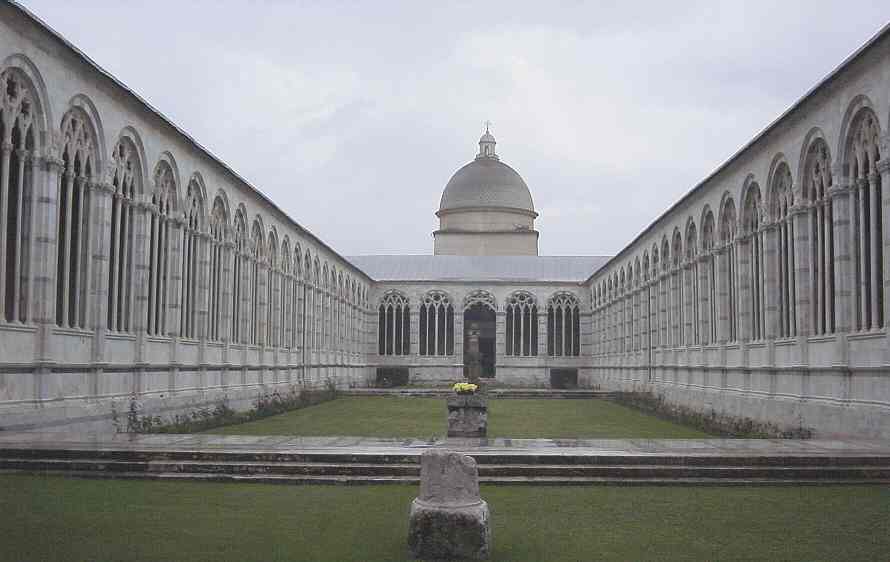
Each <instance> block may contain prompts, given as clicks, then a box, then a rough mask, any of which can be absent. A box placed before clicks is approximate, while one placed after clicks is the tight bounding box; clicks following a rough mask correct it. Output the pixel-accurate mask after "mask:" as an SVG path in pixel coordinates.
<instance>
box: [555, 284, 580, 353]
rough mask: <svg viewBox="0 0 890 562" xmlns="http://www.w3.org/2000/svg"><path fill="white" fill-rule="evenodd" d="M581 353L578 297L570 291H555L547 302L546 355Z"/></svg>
mask: <svg viewBox="0 0 890 562" xmlns="http://www.w3.org/2000/svg"><path fill="white" fill-rule="evenodd" d="M580 354H581V317H580V309H579V307H578V299H577V298H576V297H575V295H573V294H571V293H557V294H556V295H554V296H553V297H551V298H550V302H548V303H547V355H550V356H556V357H560V356H574V357H576V356H578V355H580Z"/></svg>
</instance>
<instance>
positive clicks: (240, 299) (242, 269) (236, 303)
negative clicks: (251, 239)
mask: <svg viewBox="0 0 890 562" xmlns="http://www.w3.org/2000/svg"><path fill="white" fill-rule="evenodd" d="M233 230H234V248H233V249H232V256H233V259H232V341H233V342H238V343H247V330H246V328H245V326H244V321H245V318H246V317H247V315H246V314H245V312H244V306H245V304H244V301H245V297H246V295H247V289H246V287H247V273H248V269H249V268H248V263H249V261H248V254H249V252H248V244H247V223H246V221H245V219H244V213H243V212H242V211H241V209H238V211H237V212H236V213H235V223H234V228H233Z"/></svg>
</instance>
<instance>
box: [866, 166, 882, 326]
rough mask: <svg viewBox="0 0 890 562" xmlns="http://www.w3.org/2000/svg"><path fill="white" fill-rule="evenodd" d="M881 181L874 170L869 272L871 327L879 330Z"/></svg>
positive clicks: (870, 192) (870, 186)
mask: <svg viewBox="0 0 890 562" xmlns="http://www.w3.org/2000/svg"><path fill="white" fill-rule="evenodd" d="M879 181H880V176H879V175H878V173H877V172H872V173H871V174H869V175H868V195H869V206H868V208H869V213H868V218H869V223H870V224H869V233H870V234H869V238H870V242H869V249H870V250H871V252H870V253H871V256H870V257H869V263H870V264H871V266H870V267H869V272H870V273H871V283H869V285H870V286H871V287H870V288H871V311H870V312H871V315H870V316H871V329H872V330H877V329H879V328H880V327H881V325H880V320H881V311H880V309H879V307H880V304H881V299H880V296H879V295H880V291H881V290H882V288H883V287H882V285H883V284H884V280H883V279H882V275H881V269H882V268H881V257H880V250H881V245H882V244H883V240H882V234H881V226H880V224H879V223H878V214H879V213H880V209H881V207H880V206H881V204H882V201H879V200H878V187H879V184H878V182H879Z"/></svg>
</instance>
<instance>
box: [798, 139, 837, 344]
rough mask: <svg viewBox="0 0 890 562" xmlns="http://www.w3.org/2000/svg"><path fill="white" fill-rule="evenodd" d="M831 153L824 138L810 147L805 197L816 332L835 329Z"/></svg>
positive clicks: (814, 328) (805, 169) (830, 331)
mask: <svg viewBox="0 0 890 562" xmlns="http://www.w3.org/2000/svg"><path fill="white" fill-rule="evenodd" d="M831 185H832V177H831V156H830V155H829V152H828V145H826V144H825V141H824V140H823V139H817V140H815V141H814V142H813V143H812V144H811V145H810V147H809V149H808V150H807V159H806V163H805V164H804V177H803V196H804V199H806V200H807V202H808V203H809V204H810V208H809V211H810V240H811V241H812V242H811V244H810V246H811V252H812V253H811V256H810V263H811V264H812V265H813V267H811V268H810V282H811V284H812V287H811V294H812V297H811V299H810V300H811V301H812V315H813V333H814V334H820V335H821V334H830V333H832V332H834V228H833V226H832V223H833V220H834V207H833V205H832V202H831V197H830V196H829V194H828V191H829V189H831Z"/></svg>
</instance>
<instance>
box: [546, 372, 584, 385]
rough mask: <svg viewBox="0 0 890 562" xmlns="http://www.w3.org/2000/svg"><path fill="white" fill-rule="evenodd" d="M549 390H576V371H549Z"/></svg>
mask: <svg viewBox="0 0 890 562" xmlns="http://www.w3.org/2000/svg"><path fill="white" fill-rule="evenodd" d="M550 388H557V389H567V388H578V369H550Z"/></svg>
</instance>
